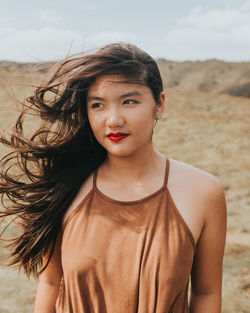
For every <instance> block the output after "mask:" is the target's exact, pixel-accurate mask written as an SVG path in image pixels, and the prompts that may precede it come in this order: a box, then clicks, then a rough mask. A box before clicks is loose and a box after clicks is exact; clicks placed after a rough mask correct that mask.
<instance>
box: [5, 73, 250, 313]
mask: <svg viewBox="0 0 250 313" xmlns="http://www.w3.org/2000/svg"><path fill="white" fill-rule="evenodd" d="M0 79H4V81H5V82H6V81H8V82H9V85H11V86H12V85H13V86H15V88H14V90H15V92H16V94H17V95H18V96H19V98H21V99H22V98H23V97H24V95H25V93H26V94H27V89H25V88H23V87H21V85H19V86H18V84H20V83H25V82H30V81H33V83H34V82H35V81H36V80H39V75H31V74H29V73H22V74H21V75H19V74H18V75H14V76H13V75H10V73H9V72H3V71H2V72H1V71H0ZM166 94H167V105H166V112H165V113H164V116H163V118H162V120H161V121H160V122H159V123H158V124H157V126H156V130H155V134H154V142H155V145H156V147H157V148H158V149H159V150H160V151H161V152H163V153H165V154H166V155H168V157H170V158H173V159H177V160H180V161H183V162H186V163H189V164H191V165H193V166H196V167H198V168H201V169H203V170H205V171H207V172H209V173H211V174H213V175H215V176H216V177H217V178H219V180H220V181H221V182H222V184H223V186H224V189H225V194H226V200H227V207H228V235H227V244H226V250H225V258H224V276H223V310H222V312H223V313H232V312H237V313H247V312H250V249H249V246H250V189H249V181H250V144H249V143H250V139H249V138H250V100H249V99H244V98H236V97H231V96H227V95H218V94H212V93H202V92H195V91H193V92H191V91H176V90H171V89H167V90H166ZM15 111H16V108H15V106H14V105H13V103H11V102H10V99H9V97H8V96H7V95H6V93H5V92H4V90H3V89H0V112H1V116H0V128H3V127H6V126H7V125H9V123H10V121H11V120H12V119H13V117H14V116H15V115H16V113H15ZM2 152H3V150H2ZM0 154H1V150H0ZM4 254H5V251H3V250H2V249H1V250H0V260H2V259H3V258H4ZM0 281H1V284H0V312H1V313H14V312H18V313H24V312H25V313H29V312H32V310H33V309H32V308H33V301H34V294H35V288H36V284H37V282H36V280H34V279H32V280H31V281H29V280H28V279H27V278H26V277H25V276H24V275H23V274H20V275H19V276H18V274H17V272H16V271H12V270H10V269H9V268H5V267H0Z"/></svg>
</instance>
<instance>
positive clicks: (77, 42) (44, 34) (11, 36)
mask: <svg viewBox="0 0 250 313" xmlns="http://www.w3.org/2000/svg"><path fill="white" fill-rule="evenodd" d="M0 41H1V53H0V59H5V60H16V61H23V62H28V61H33V62H36V61H44V60H51V59H57V58H61V57H64V56H66V55H67V52H68V50H69V48H70V46H71V44H72V50H73V51H80V50H81V49H82V47H83V39H82V36H81V34H80V33H78V32H74V31H70V30H62V29H56V28H49V27H46V28H42V29H39V30H35V29H33V30H16V29H12V28H0Z"/></svg>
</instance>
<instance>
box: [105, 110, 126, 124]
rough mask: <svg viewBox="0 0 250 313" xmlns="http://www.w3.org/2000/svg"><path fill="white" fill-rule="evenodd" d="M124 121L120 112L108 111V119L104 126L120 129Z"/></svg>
mask: <svg viewBox="0 0 250 313" xmlns="http://www.w3.org/2000/svg"><path fill="white" fill-rule="evenodd" d="M124 123H125V120H124V117H123V116H122V114H121V112H120V110H117V109H116V110H110V111H109V112H108V117H107V120H106V125H107V126H108V127H110V128H115V127H122V126H124Z"/></svg>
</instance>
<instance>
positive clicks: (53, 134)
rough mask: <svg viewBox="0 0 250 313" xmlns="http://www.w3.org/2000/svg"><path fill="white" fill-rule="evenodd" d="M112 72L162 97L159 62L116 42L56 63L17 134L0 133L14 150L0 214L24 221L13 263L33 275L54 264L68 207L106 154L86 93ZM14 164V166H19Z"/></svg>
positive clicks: (3, 179) (7, 162)
mask: <svg viewBox="0 0 250 313" xmlns="http://www.w3.org/2000/svg"><path fill="white" fill-rule="evenodd" d="M107 74H109V75H110V74H119V75H122V76H123V77H125V78H127V79H128V81H129V82H131V81H135V82H136V83H139V84H143V85H146V86H148V87H149V88H150V89H151V91H152V94H153V96H154V99H155V101H156V103H157V102H159V99H160V93H161V92H162V90H163V86H162V80H161V76H160V72H159V70H158V67H157V64H156V62H155V61H154V60H153V59H152V58H151V57H150V56H149V55H148V54H147V53H145V52H144V51H142V50H141V49H139V48H137V47H136V46H134V45H131V44H125V43H116V44H110V45H107V46H104V47H103V48H101V49H99V50H98V51H96V52H94V53H91V54H87V55H84V54H83V55H77V56H73V57H70V58H67V59H65V60H63V61H60V62H58V63H57V64H56V65H55V66H54V67H52V69H51V70H50V72H49V74H48V75H47V76H46V79H45V80H44V81H43V82H42V83H41V85H40V86H39V87H36V89H35V90H34V93H33V95H31V96H30V97H28V98H27V99H26V101H25V103H24V104H23V109H22V112H21V113H20V115H19V117H18V118H17V120H16V122H15V124H14V127H13V130H12V133H11V134H9V135H8V136H6V135H4V134H2V135H1V137H0V143H2V144H3V145H5V146H7V148H10V149H11V152H10V153H8V154H6V155H5V156H4V157H3V158H2V159H1V160H0V170H1V171H0V194H1V202H2V205H3V208H4V209H3V210H2V211H1V212H0V217H2V218H3V217H6V216H13V220H14V221H15V222H16V223H18V225H19V226H21V232H20V234H19V235H18V236H17V237H16V238H12V239H9V240H10V243H9V244H8V246H10V247H11V248H12V250H11V254H10V256H11V261H10V263H9V264H10V265H17V266H18V268H19V269H20V268H22V267H23V268H24V270H25V272H26V274H27V275H28V276H29V275H30V274H32V273H33V274H35V275H38V274H39V273H41V272H42V271H43V270H44V269H45V268H46V266H47V265H48V262H49V260H50V258H51V256H52V253H53V249H54V245H55V241H56V238H57V235H58V233H59V231H60V228H61V224H62V219H63V216H64V214H65V212H66V210H67V208H68V207H69V205H70V203H71V202H72V200H73V198H74V197H75V196H76V194H77V192H78V190H79V188H80V186H81V184H82V183H83V182H84V180H85V179H86V178H87V177H88V176H89V175H90V174H91V173H92V172H93V171H94V170H95V169H96V168H98V167H99V165H100V164H101V163H102V162H103V161H104V160H105V158H106V150H105V149H104V148H103V147H102V146H101V145H100V144H99V142H98V141H97V140H96V139H95V137H94V135H93V132H92V130H91V127H90V125H89V121H88V117H87V109H86V97H87V92H88V88H89V87H90V85H91V84H92V83H93V82H94V81H95V79H96V78H97V77H99V76H101V75H107ZM29 114H35V115H36V116H37V117H39V119H40V124H39V128H38V129H37V130H36V131H35V132H34V133H33V134H32V135H30V136H27V135H25V132H24V121H25V117H27V116H28V115H29ZM11 168H15V171H13V172H12V173H11V171H10V170H11ZM16 169H18V172H17V171H16ZM7 202H8V205H7ZM50 247H52V249H50ZM48 251H50V253H49V258H48V261H47V263H46V264H45V265H43V266H42V259H43V256H44V255H45V254H46V253H47V252H48ZM41 267H42V269H41Z"/></svg>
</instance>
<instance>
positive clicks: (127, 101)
mask: <svg viewBox="0 0 250 313" xmlns="http://www.w3.org/2000/svg"><path fill="white" fill-rule="evenodd" d="M124 103H125V104H134V103H137V101H135V100H132V99H128V100H125V101H124Z"/></svg>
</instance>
